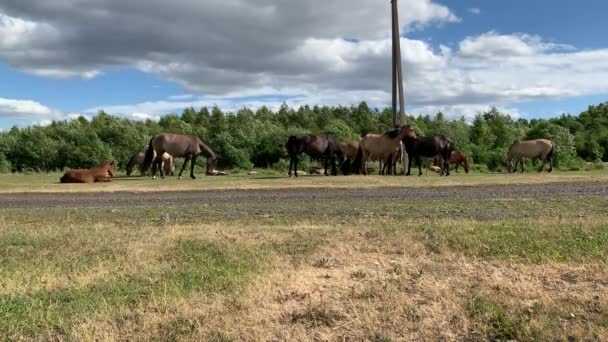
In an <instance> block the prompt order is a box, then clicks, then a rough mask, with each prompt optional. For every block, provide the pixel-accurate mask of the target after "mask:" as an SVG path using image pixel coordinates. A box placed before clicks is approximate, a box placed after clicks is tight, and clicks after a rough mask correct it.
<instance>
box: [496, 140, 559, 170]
mask: <svg viewBox="0 0 608 342" xmlns="http://www.w3.org/2000/svg"><path fill="white" fill-rule="evenodd" d="M554 148H555V145H554V144H553V141H551V140H547V139H534V140H524V141H519V140H518V141H514V142H513V144H511V147H509V152H507V167H508V169H509V173H511V172H512V171H513V159H515V169H514V170H515V171H517V163H518V162H519V163H520V164H521V172H524V161H523V159H524V158H540V159H541V160H542V161H543V165H541V167H540V169H538V172H542V171H543V169H544V168H545V164H547V163H549V170H548V171H547V172H551V171H553V150H554Z"/></svg>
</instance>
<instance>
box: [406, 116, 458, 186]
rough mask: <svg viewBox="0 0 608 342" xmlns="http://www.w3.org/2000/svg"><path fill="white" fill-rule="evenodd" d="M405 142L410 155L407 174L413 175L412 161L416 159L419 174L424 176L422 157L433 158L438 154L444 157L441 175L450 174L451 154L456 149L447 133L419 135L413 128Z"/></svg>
mask: <svg viewBox="0 0 608 342" xmlns="http://www.w3.org/2000/svg"><path fill="white" fill-rule="evenodd" d="M408 126H409V125H408ZM403 144H404V145H405V151H406V152H407V154H408V157H409V158H408V159H409V162H408V166H407V173H406V176H409V175H411V169H412V162H413V161H414V160H416V164H417V165H418V176H422V167H421V161H420V157H427V158H433V157H435V156H437V155H439V156H441V158H442V159H443V167H442V169H441V173H440V174H439V175H440V176H443V175H444V174H445V175H446V176H449V175H450V156H451V154H452V150H453V149H454V144H453V143H452V141H451V140H450V139H449V138H447V137H446V136H445V135H432V136H428V137H419V136H418V135H417V134H416V131H415V130H414V129H413V128H411V129H410V130H408V133H407V134H406V136H405V138H404V139H403Z"/></svg>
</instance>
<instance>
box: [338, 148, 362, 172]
mask: <svg viewBox="0 0 608 342" xmlns="http://www.w3.org/2000/svg"><path fill="white" fill-rule="evenodd" d="M338 147H339V148H340V151H342V155H343V156H344V161H342V164H341V165H340V169H341V170H342V173H343V174H345V175H348V174H350V173H351V169H352V166H351V164H352V162H353V161H354V160H355V158H357V151H358V150H359V142H358V141H356V140H353V141H350V142H347V143H343V142H338Z"/></svg>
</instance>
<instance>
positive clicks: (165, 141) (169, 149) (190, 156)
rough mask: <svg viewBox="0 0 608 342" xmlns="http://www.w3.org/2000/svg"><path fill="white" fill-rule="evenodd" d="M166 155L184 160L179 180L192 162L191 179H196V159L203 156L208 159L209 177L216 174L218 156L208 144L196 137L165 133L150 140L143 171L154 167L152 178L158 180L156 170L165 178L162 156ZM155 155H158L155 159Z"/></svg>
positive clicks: (207, 172)
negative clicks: (187, 165)
mask: <svg viewBox="0 0 608 342" xmlns="http://www.w3.org/2000/svg"><path fill="white" fill-rule="evenodd" d="M165 152H166V153H168V154H170V155H172V156H173V158H184V164H183V165H182V169H181V170H180V171H179V174H178V178H179V179H181V178H182V173H183V172H184V169H185V168H186V164H188V161H190V178H192V179H196V177H195V176H194V166H195V165H196V164H195V163H196V157H198V156H203V157H205V158H207V171H206V174H207V175H213V174H215V173H214V172H215V164H216V156H215V153H213V151H212V150H211V148H210V147H209V146H207V144H205V143H204V142H203V141H202V140H201V139H200V138H199V137H197V136H196V135H179V134H168V133H163V134H159V135H156V136H154V137H152V139H150V143H149V144H148V150H147V151H146V158H145V159H144V163H143V165H142V168H141V170H142V172H143V170H147V169H149V168H150V166H152V178H156V170H157V169H160V177H161V178H165V175H164V174H163V170H162V168H161V167H160V166H161V163H162V156H163V155H164V154H165ZM154 153H157V155H156V157H154Z"/></svg>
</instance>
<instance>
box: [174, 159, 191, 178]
mask: <svg viewBox="0 0 608 342" xmlns="http://www.w3.org/2000/svg"><path fill="white" fill-rule="evenodd" d="M189 160H190V158H188V157H185V158H184V164H183V165H182V169H181V170H179V174H178V175H177V179H182V173H184V170H185V169H186V164H188V161H189Z"/></svg>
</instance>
